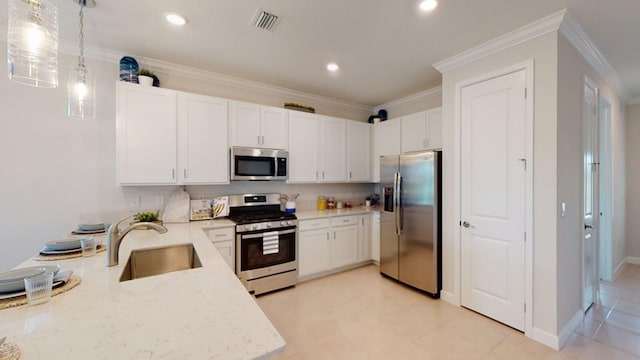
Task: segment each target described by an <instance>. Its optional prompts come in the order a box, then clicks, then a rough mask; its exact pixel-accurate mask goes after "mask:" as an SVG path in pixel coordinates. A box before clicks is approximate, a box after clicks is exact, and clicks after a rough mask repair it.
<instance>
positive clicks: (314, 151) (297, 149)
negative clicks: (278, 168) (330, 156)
mask: <svg viewBox="0 0 640 360" xmlns="http://www.w3.org/2000/svg"><path fill="white" fill-rule="evenodd" d="M288 170H289V180H288V181H289V182H296V183H312V182H318V117H317V116H316V115H315V114H309V113H304V112H299V111H290V112H289V168H288Z"/></svg>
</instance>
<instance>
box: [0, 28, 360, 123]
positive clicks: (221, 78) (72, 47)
mask: <svg viewBox="0 0 640 360" xmlns="http://www.w3.org/2000/svg"><path fill="white" fill-rule="evenodd" d="M6 34H7V32H6V29H3V30H0V39H2V40H0V42H3V43H6V38H7V37H6ZM78 51H79V50H78V44H77V42H72V41H60V42H59V44H58V52H60V53H63V54H68V55H76V56H77V55H78ZM123 56H132V57H134V58H135V59H136V60H137V61H138V62H139V63H142V64H144V66H145V67H147V68H150V69H153V71H154V72H157V73H164V74H168V75H174V76H180V77H185V78H188V79H194V80H199V81H204V82H208V83H210V84H215V85H222V86H228V87H233V88H236V89H240V90H246V91H253V92H257V93H260V94H266V95H278V96H282V97H289V98H295V99H299V100H304V101H309V102H311V103H313V104H314V105H315V106H319V105H320V106H327V107H332V108H342V109H350V110H354V111H363V112H367V113H370V112H372V111H373V107H372V106H368V105H364V104H359V103H354V102H349V101H344V100H339V99H334V98H330V97H327V96H321V95H316V94H312V93H308V92H304V91H298V90H293V89H289V88H286V87H282V86H277V85H271V84H267V83H263V82H259V81H253V80H247V79H243V78H240V77H236V76H231V75H225V74H222V73H216V72H213V71H208V70H202V69H198V68H194V67H190V66H185V65H180V64H175V63H170V62H167V61H162V60H158V59H154V58H149V57H144V56H138V55H136V54H132V53H126V52H123V51H119V50H113V49H107V48H101V47H96V46H91V45H87V46H85V58H87V59H92V60H97V61H105V62H109V63H113V64H118V62H119V61H120V59H121V58H122V57H123Z"/></svg>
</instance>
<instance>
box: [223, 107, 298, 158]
mask: <svg viewBox="0 0 640 360" xmlns="http://www.w3.org/2000/svg"><path fill="white" fill-rule="evenodd" d="M287 129H288V127H287V111H286V110H284V109H279V108H274V107H269V106H260V105H256V104H249V103H243V102H237V101H232V102H230V104H229V142H230V145H232V146H246V147H258V148H269V149H288V146H287Z"/></svg>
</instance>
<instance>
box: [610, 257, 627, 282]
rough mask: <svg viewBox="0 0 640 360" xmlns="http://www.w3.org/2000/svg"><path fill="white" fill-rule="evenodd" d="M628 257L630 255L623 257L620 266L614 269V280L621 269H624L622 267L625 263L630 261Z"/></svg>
mask: <svg viewBox="0 0 640 360" xmlns="http://www.w3.org/2000/svg"><path fill="white" fill-rule="evenodd" d="M628 259H629V257H628V256H627V257H626V258H624V259H622V261H620V263H619V264H618V266H616V268H615V269H614V270H613V276H611V278H612V279H613V280H615V279H616V278H617V277H618V275H620V271H622V268H623V267H624V264H626V263H627V262H628Z"/></svg>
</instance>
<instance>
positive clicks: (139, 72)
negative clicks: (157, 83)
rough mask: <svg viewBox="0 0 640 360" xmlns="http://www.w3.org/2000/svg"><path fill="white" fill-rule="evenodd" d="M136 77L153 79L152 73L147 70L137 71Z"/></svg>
mask: <svg viewBox="0 0 640 360" xmlns="http://www.w3.org/2000/svg"><path fill="white" fill-rule="evenodd" d="M138 75H143V76H148V77H153V71H151V70H149V69H140V70H138Z"/></svg>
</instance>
